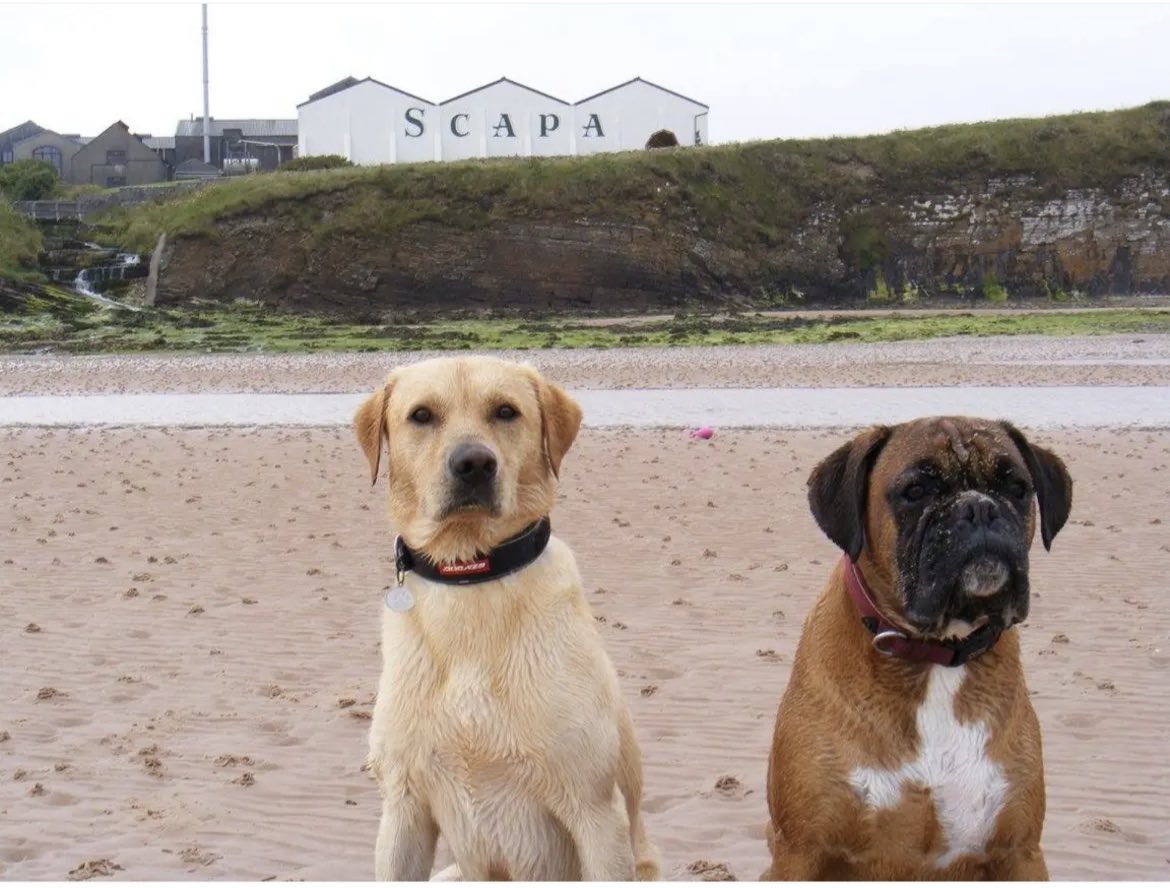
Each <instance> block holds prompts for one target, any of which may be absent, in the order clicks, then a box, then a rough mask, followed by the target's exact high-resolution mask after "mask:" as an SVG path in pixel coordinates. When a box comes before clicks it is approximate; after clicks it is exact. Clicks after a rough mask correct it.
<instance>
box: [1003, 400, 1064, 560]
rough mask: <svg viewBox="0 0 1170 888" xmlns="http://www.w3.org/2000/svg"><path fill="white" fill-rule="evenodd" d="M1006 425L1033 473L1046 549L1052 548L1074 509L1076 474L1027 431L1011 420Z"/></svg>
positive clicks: (1041, 532) (1025, 462) (1042, 537)
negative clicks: (1022, 430)
mask: <svg viewBox="0 0 1170 888" xmlns="http://www.w3.org/2000/svg"><path fill="white" fill-rule="evenodd" d="M1003 427H1004V430H1005V431H1006V432H1007V433H1008V436H1009V437H1010V438H1011V439H1012V441H1013V443H1015V445H1016V448H1017V449H1018V450H1019V451H1020V456H1022V457H1023V458H1024V465H1026V466H1027V467H1028V474H1030V475H1031V476H1032V486H1033V487H1035V488H1036V503H1037V505H1038V507H1039V510H1040V539H1042V540H1043V541H1044V548H1045V549H1051V548H1052V540H1053V538H1054V537H1055V536H1056V535H1057V534H1058V533H1060V529H1061V528H1062V527H1064V524H1065V522H1066V521H1068V515H1069V512H1071V511H1072V488H1073V483H1072V477H1071V476H1070V475H1069V473H1068V469H1066V468H1065V467H1064V461H1063V460H1061V458H1060V457H1059V456H1057V455H1056V454H1055V453H1053V452H1052V451H1051V450H1045V449H1044V448H1043V447H1037V446H1036V445H1035V444H1032V443H1031V442H1029V441H1028V439H1027V438H1026V437H1024V433H1023V432H1021V431H1020V430H1019V429H1017V428H1016V427H1015V426H1014V425H1012V424H1011V423H1010V422H1004V423H1003Z"/></svg>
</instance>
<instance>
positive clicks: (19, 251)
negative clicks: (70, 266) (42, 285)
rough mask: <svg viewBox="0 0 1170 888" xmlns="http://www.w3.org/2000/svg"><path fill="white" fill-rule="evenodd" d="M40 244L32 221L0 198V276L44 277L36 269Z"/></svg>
mask: <svg viewBox="0 0 1170 888" xmlns="http://www.w3.org/2000/svg"><path fill="white" fill-rule="evenodd" d="M41 247H42V239H41V232H40V229H39V228H37V226H36V224H35V223H33V222H31V221H29V220H28V219H27V218H25V217H24V216H22V215H21V214H20V213H18V212H17V211H16V210H15V209H13V207H12V204H11V203H9V202H8V201H7V200H6V199H5V198H3V197H0V279H4V278H8V279H9V280H20V281H36V280H44V276H43V275H41V274H40V273H39V272H38V271H37V254H38V253H40V251H41Z"/></svg>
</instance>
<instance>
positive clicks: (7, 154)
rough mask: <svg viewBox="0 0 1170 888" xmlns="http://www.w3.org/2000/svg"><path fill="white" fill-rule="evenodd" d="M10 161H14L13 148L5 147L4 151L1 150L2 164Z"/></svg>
mask: <svg viewBox="0 0 1170 888" xmlns="http://www.w3.org/2000/svg"><path fill="white" fill-rule="evenodd" d="M9 163H12V149H11V148H5V149H4V150H3V151H0V164H9Z"/></svg>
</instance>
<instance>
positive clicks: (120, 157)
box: [106, 151, 126, 166]
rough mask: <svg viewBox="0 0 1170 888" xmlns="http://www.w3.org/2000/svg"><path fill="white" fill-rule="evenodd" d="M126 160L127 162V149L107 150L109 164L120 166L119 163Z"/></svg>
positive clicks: (107, 162)
mask: <svg viewBox="0 0 1170 888" xmlns="http://www.w3.org/2000/svg"><path fill="white" fill-rule="evenodd" d="M125 162H126V152H125V151H107V152H106V164H107V165H109V166H118V165H119V164H123V163H125Z"/></svg>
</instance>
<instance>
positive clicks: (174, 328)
mask: <svg viewBox="0 0 1170 888" xmlns="http://www.w3.org/2000/svg"><path fill="white" fill-rule="evenodd" d="M5 308H6V309H7V310H6V311H5V312H3V313H0V351H3V352H22V351H31V350H34V349H36V350H39V349H45V348H48V349H50V350H55V351H61V352H70V353H101V352H146V351H198V352H208V351H210V352H240V351H261V352H274V353H280V352H308V351H383V350H406V351H416V350H432V349H435V350H460V349H476V350H483V349H540V348H612V347H618V346H635V347H665V346H671V345H759V344H771V343H823V342H839V341H853V342H887V341H894V340H904V339H930V338H935V337H941V336H994V335H1013V334H1047V335H1064V336H1070V335H1092V334H1103V333H1170V312H1165V311H1163V312H1151V311H1141V310H1135V309H1117V310H1108V311H1097V312H1090V313H1072V312H1061V311H1059V310H1052V311H1047V312H1039V313H1035V314H1031V313H1020V312H1010V311H1009V312H1005V313H1004V314H979V315H976V314H971V313H965V312H960V311H947V312H941V313H939V314H937V315H931V316H927V317H906V316H900V317H899V316H894V317H877V318H856V317H846V316H834V315H833V314H832V313H828V312H826V313H825V314H824V315H815V316H787V317H785V316H779V317H776V316H764V315H758V314H757V315H746V316H735V317H720V318H712V317H708V316H702V315H698V316H688V317H675V318H672V319H667V320H645V321H638V320H627V321H625V322H624V323H612V324H608V325H600V326H598V325H593V324H587V323H583V322H582V321H580V320H579V319H568V318H552V319H544V320H519V319H503V320H458V321H454V320H447V321H442V320H437V321H429V322H420V323H401V324H357V323H351V322H347V321H343V320H340V319H330V318H325V317H319V316H304V315H292V314H282V313H277V312H273V311H270V310H267V309H265V308H263V307H260V306H257V305H254V304H251V303H236V304H231V305H224V304H220V303H214V304H202V305H196V306H194V307H192V308H190V309H186V310H182V311H164V310H144V311H141V312H131V311H125V310H120V309H108V308H102V307H99V306H97V305H96V304H95V303H93V302H91V301H89V300H85V299H82V298H79V297H77V296H74V295H72V294H70V293H68V292H66V291H62V290H45V291H43V292H39V294H38V295H35V296H28V297H26V298H25V300H24V301H23V303H22V304H20V305H14V306H5Z"/></svg>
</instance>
